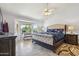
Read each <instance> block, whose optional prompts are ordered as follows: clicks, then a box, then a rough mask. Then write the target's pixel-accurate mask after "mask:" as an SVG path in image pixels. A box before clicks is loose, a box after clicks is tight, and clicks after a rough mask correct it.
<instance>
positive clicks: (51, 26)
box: [48, 24, 66, 32]
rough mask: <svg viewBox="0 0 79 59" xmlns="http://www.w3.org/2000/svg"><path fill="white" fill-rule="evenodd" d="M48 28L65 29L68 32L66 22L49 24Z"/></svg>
mask: <svg viewBox="0 0 79 59" xmlns="http://www.w3.org/2000/svg"><path fill="white" fill-rule="evenodd" d="M48 29H63V30H64V32H66V25H65V24H53V25H50V26H48Z"/></svg>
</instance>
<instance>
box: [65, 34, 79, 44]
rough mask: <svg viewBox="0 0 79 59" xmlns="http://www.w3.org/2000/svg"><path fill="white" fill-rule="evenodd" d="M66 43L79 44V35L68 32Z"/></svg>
mask: <svg viewBox="0 0 79 59" xmlns="http://www.w3.org/2000/svg"><path fill="white" fill-rule="evenodd" d="M64 39H65V43H68V44H73V45H78V35H77V34H66V35H65V38H64Z"/></svg>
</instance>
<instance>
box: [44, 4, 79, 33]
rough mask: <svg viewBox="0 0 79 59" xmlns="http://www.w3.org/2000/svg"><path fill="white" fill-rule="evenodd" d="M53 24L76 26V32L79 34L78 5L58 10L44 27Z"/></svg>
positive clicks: (46, 21)
mask: <svg viewBox="0 0 79 59" xmlns="http://www.w3.org/2000/svg"><path fill="white" fill-rule="evenodd" d="M52 24H70V25H74V26H75V29H76V30H75V32H77V33H79V7H78V5H71V6H70V5H68V6H67V7H64V8H61V9H58V10H56V11H55V12H54V14H53V15H50V16H48V18H47V19H46V20H45V23H44V26H45V27H46V26H49V25H52Z"/></svg>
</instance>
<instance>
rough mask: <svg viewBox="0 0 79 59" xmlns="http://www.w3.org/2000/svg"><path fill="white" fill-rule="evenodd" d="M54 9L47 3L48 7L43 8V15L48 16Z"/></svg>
mask: <svg viewBox="0 0 79 59" xmlns="http://www.w3.org/2000/svg"><path fill="white" fill-rule="evenodd" d="M53 11H54V9H51V8H49V5H48V3H47V4H46V8H45V9H44V10H43V15H45V16H48V15H51V14H52V12H53Z"/></svg>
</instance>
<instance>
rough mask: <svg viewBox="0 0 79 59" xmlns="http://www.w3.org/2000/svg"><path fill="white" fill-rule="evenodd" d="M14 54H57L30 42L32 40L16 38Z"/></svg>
mask: <svg viewBox="0 0 79 59" xmlns="http://www.w3.org/2000/svg"><path fill="white" fill-rule="evenodd" d="M16 56H57V54H55V53H53V52H52V51H51V50H48V49H46V48H44V47H41V46H39V45H37V44H34V43H32V40H18V41H16Z"/></svg>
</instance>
